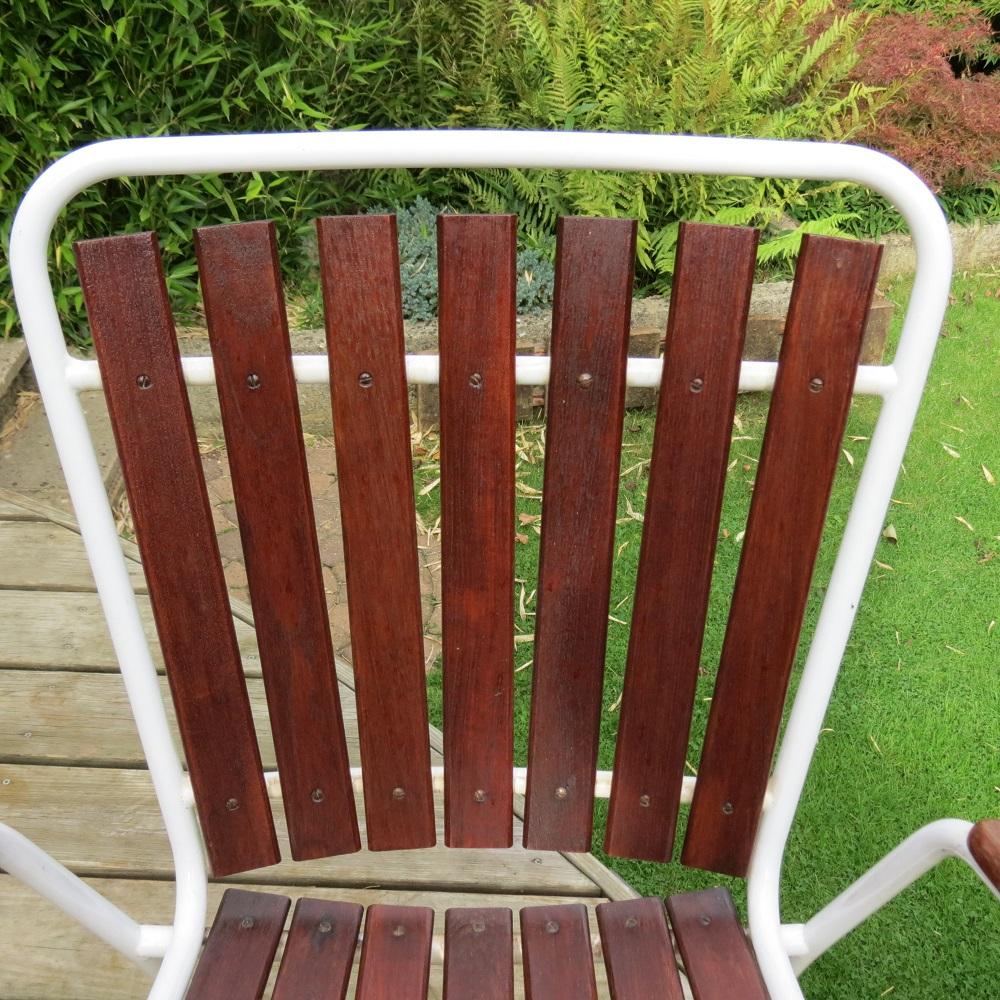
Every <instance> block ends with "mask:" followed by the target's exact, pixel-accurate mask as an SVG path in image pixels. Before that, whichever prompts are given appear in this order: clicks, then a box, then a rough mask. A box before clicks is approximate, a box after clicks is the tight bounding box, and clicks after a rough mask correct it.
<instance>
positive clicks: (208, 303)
mask: <svg viewBox="0 0 1000 1000" xmlns="http://www.w3.org/2000/svg"><path fill="white" fill-rule="evenodd" d="M195 247H196V249H197V253H198V268H199V272H200V277H201V287H202V295H203V297H204V302H205V316H206V320H207V324H208V335H209V339H210V342H211V345H212V357H213V359H214V362H215V371H216V383H217V387H218V393H219V405H220V408H221V412H222V426H223V430H224V432H225V437H226V449H227V454H228V458H229V468H230V473H231V475H232V481H233V494H234V497H235V501H236V512H237V516H238V519H239V526H240V537H241V539H242V542H243V553H244V558H245V560H246V569H247V578H248V580H249V586H250V600H251V604H252V605H253V613H254V626H255V628H256V631H257V643H258V646H259V648H260V660H261V671H262V673H263V677H264V688H265V692H266V694H267V704H268V712H269V714H270V717H271V729H272V732H273V735H274V748H275V753H276V756H277V760H278V769H279V771H280V773H281V790H282V799H283V800H284V808H285V816H286V817H287V820H288V836H289V841H290V843H291V849H292V857H293V858H295V859H296V860H298V861H304V860H308V859H310V858H321V857H326V856H329V855H333V854H347V853H350V852H352V851H357V850H359V849H360V846H361V838H360V836H359V834H358V821H357V815H356V813H355V805H354V789H353V786H352V784H351V774H350V761H349V760H348V756H347V742H346V739H345V735H344V721H343V716H342V715H341V710H340V696H339V694H338V690H337V673H336V667H335V665H334V660H333V648H332V646H331V641H330V625H329V621H328V617H327V610H326V595H325V592H324V587H323V569H322V565H321V564H320V557H319V546H318V544H317V540H316V525H315V519H314V515H313V506H312V498H311V496H310V492H309V471H308V468H307V466H306V454H305V446H304V443H303V438H302V422H301V419H300V417H299V406H298V396H297V394H296V388H295V376H294V375H293V373H292V361H291V355H292V350H291V341H290V339H289V336H288V321H287V319H286V316H285V304H284V296H283V294H282V288H281V269H280V266H279V263H278V254H277V246H276V242H275V234H274V225H273V224H272V223H269V222H248V223H243V224H241V225H229V226H212V227H210V228H203V229H197V230H195Z"/></svg>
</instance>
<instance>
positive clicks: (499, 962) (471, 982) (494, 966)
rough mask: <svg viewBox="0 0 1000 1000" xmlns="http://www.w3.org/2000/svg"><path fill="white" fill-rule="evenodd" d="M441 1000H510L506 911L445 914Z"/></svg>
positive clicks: (466, 910) (510, 923)
mask: <svg viewBox="0 0 1000 1000" xmlns="http://www.w3.org/2000/svg"><path fill="white" fill-rule="evenodd" d="M444 928H445V929H444V1000H512V998H513V996H514V929H513V915H512V914H511V912H510V910H509V909H507V908H506V907H489V908H484V907H472V906H463V907H459V908H456V909H451V910H448V912H447V913H446V914H445V925H444Z"/></svg>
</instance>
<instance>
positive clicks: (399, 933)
mask: <svg viewBox="0 0 1000 1000" xmlns="http://www.w3.org/2000/svg"><path fill="white" fill-rule="evenodd" d="M392 936H393V937H395V938H401V937H405V936H406V928H405V927H404V926H403V925H402V924H396V926H395V927H393V929H392Z"/></svg>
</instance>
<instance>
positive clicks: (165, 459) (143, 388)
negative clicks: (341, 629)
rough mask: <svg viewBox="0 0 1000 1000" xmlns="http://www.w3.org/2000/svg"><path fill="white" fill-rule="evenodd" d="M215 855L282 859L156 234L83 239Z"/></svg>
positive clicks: (94, 320)
mask: <svg viewBox="0 0 1000 1000" xmlns="http://www.w3.org/2000/svg"><path fill="white" fill-rule="evenodd" d="M76 259H77V265H78V267H79V270H80V280H81V284H82V285H83V293H84V298H85V300H86V303H87V312H88V315H89V317H90V327H91V332H92V333H93V337H94V344H95V346H96V348H97V358H98V361H99V363H100V367H101V377H102V379H103V382H104V392H105V395H106V396H107V400H108V410H109V412H110V414H111V421H112V426H113V428H114V434H115V441H116V443H117V445H118V455H119V458H120V459H121V464H122V472H123V474H124V478H125V487H126V489H127V491H128V498H129V506H130V508H131V511H132V516H133V519H134V521H135V527H136V534H137V538H138V542H139V549H140V552H141V554H142V562H143V567H144V569H145V573H146V580H147V582H148V584H149V593H150V597H151V599H152V604H153V614H154V617H155V619H156V630H157V633H158V634H159V638H160V645H161V647H162V649H163V658H164V662H165V664H166V668H167V677H168V679H169V681H170V690H171V693H172V695H173V699H174V705H175V707H176V710H177V720H178V724H179V728H180V732H181V739H182V740H183V743H184V753H185V756H186V758H187V766H188V771H189V773H190V775H191V784H192V787H193V788H194V794H195V801H196V802H197V807H198V815H199V818H200V820H201V827H202V831H203V833H204V836H205V844H206V847H207V850H208V857H209V863H210V865H211V868H212V872H213V874H215V875H217V876H222V875H229V874H232V873H234V872H239V871H245V870H247V869H250V868H260V867H263V866H265V865H271V864H274V863H275V862H277V861H278V860H279V852H278V842H277V838H276V836H275V832H274V824H273V821H272V818H271V807H270V804H269V803H268V800H267V790H266V788H265V786H264V778H263V771H262V768H261V762H260V753H259V751H258V749H257V741H256V738H255V734H254V728H253V717H252V716H251V714H250V702H249V699H248V698H247V692H246V685H245V683H244V680H243V669H242V665H241V662H240V653H239V647H238V646H237V643H236V633H235V630H234V627H233V618H232V615H231V613H230V610H229V596H228V594H227V592H226V583H225V580H224V578H223V576H222V566H221V564H220V562H219V547H218V543H217V542H216V538H215V530H214V527H213V524H212V514H211V508H210V507H209V503H208V494H207V492H206V489H205V480H204V476H203V473H202V468H201V460H200V457H199V454H198V444H197V440H196V439H195V434H194V424H193V422H192V419H191V409H190V406H189V404H188V398H187V391H186V389H185V386H184V380H183V376H182V373H181V367H180V357H179V354H178V350H177V341H176V337H175V334H174V323H173V317H172V315H171V312H170V304H169V302H168V300H167V293H166V288H165V286H164V282H163V273H162V269H161V266H160V254H159V248H158V246H157V242H156V237H155V235H154V234H152V233H141V234H138V235H135V236H121V237H111V238H108V239H101V240H88V241H86V242H83V243H78V244H77V245H76Z"/></svg>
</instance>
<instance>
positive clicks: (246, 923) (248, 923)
mask: <svg viewBox="0 0 1000 1000" xmlns="http://www.w3.org/2000/svg"><path fill="white" fill-rule="evenodd" d="M240 927H242V928H243V930H245V931H248V930H250V929H251V928H252V927H253V917H244V918H243V919H242V920H241V921H240Z"/></svg>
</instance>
